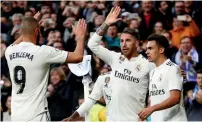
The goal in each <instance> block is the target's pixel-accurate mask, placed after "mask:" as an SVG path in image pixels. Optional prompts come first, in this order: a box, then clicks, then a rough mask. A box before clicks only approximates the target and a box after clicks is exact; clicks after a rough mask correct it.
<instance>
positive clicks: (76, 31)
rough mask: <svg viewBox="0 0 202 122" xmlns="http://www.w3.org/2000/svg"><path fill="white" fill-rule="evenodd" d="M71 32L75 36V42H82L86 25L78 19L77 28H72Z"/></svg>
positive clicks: (82, 20)
mask: <svg viewBox="0 0 202 122" xmlns="http://www.w3.org/2000/svg"><path fill="white" fill-rule="evenodd" d="M72 29H73V32H74V34H75V36H76V38H75V39H76V41H84V40H85V37H86V30H87V24H86V21H85V20H84V19H79V21H78V24H77V26H76V27H75V26H72Z"/></svg>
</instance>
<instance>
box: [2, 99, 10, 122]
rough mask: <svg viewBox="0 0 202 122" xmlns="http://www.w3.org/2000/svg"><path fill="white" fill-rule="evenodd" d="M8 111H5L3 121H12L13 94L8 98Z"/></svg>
mask: <svg viewBox="0 0 202 122" xmlns="http://www.w3.org/2000/svg"><path fill="white" fill-rule="evenodd" d="M6 107H7V111H6V112H3V121H11V96H8V97H7V100H6Z"/></svg>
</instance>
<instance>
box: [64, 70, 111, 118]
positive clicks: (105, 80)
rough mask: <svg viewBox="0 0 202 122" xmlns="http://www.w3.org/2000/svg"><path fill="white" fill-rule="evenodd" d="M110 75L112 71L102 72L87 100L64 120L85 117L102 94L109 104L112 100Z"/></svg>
mask: <svg viewBox="0 0 202 122" xmlns="http://www.w3.org/2000/svg"><path fill="white" fill-rule="evenodd" d="M110 75H111V72H107V73H104V74H101V75H100V76H99V77H98V79H97V80H96V82H95V84H94V87H93V91H92V93H91V94H90V95H89V97H88V99H87V100H85V101H84V103H83V104H82V105H81V106H80V107H79V108H78V109H77V110H76V111H75V112H74V113H73V114H72V115H71V116H70V117H68V118H66V119H64V120H63V121H76V120H78V119H79V118H80V117H84V115H85V113H87V112H88V111H89V110H90V109H91V108H92V107H93V105H94V104H95V103H96V101H98V100H100V98H101V97H102V96H103V97H104V100H105V103H106V106H108V103H109V101H110V100H111V92H112V90H111V83H110Z"/></svg>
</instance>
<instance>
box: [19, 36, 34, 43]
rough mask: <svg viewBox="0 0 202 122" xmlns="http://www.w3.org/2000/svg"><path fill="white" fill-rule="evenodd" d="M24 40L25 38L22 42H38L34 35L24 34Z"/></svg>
mask: <svg viewBox="0 0 202 122" xmlns="http://www.w3.org/2000/svg"><path fill="white" fill-rule="evenodd" d="M22 40H23V41H22V42H31V43H33V44H36V38H35V37H34V36H26V35H24V36H23V37H22Z"/></svg>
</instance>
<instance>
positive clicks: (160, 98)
mask: <svg viewBox="0 0 202 122" xmlns="http://www.w3.org/2000/svg"><path fill="white" fill-rule="evenodd" d="M168 48H169V43H168V40H167V39H166V38H165V37H164V36H161V35H156V34H154V35H151V36H150V37H149V38H148V43H147V51H146V54H147V57H148V60H149V61H151V62H154V63H155V64H156V68H155V69H154V70H152V71H151V72H150V84H149V96H150V106H148V107H147V108H145V109H143V110H142V111H141V112H140V113H139V114H138V115H139V116H140V118H142V119H146V118H147V117H148V116H149V115H151V121H187V117H186V114H185V110H184V107H183V106H182V102H183V98H182V86H183V78H182V75H181V70H180V68H179V67H178V66H177V65H175V64H174V63H173V62H171V61H170V59H168V58H167V56H168Z"/></svg>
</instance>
